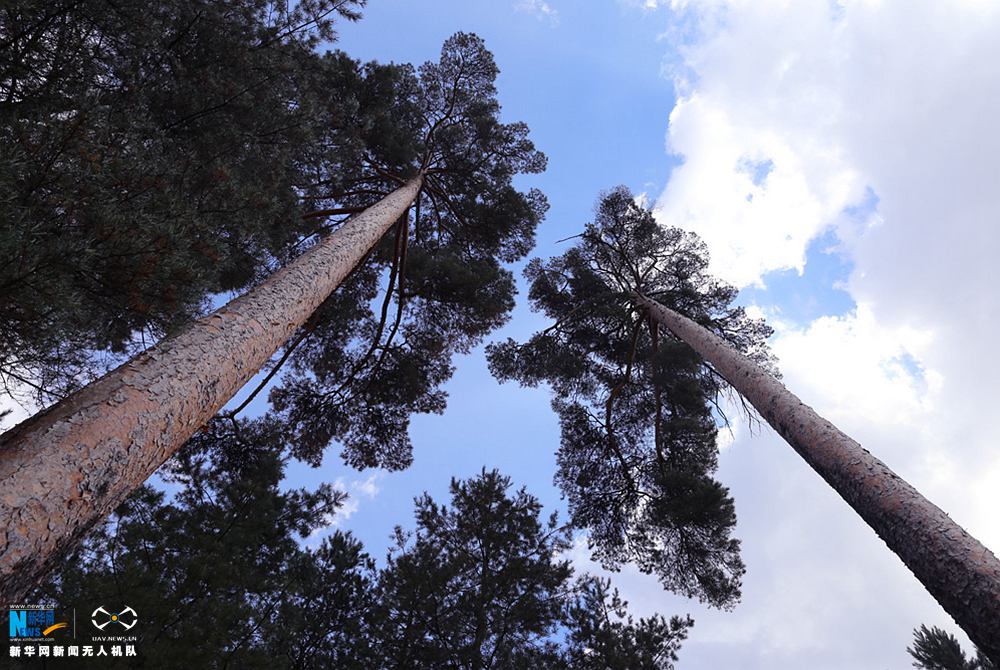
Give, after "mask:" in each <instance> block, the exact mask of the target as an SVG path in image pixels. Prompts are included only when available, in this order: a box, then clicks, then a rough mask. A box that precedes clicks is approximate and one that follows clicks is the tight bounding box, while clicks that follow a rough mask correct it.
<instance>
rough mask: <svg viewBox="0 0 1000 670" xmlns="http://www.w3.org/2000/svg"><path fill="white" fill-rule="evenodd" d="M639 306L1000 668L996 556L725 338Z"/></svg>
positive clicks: (642, 301)
mask: <svg viewBox="0 0 1000 670" xmlns="http://www.w3.org/2000/svg"><path fill="white" fill-rule="evenodd" d="M633 299H634V300H635V302H636V304H637V305H639V306H641V307H643V308H645V309H646V310H648V311H649V313H650V314H651V315H652V317H653V318H654V319H656V321H657V322H658V323H660V324H661V325H662V326H664V327H666V328H667V329H669V330H670V331H671V332H672V333H673V334H674V335H676V336H677V337H678V338H679V339H680V340H682V341H684V342H685V343H687V344H688V345H689V346H690V347H691V348H692V349H694V350H695V351H696V352H698V354H700V355H701V356H702V358H704V359H705V360H706V361H708V362H709V363H711V364H712V366H713V367H714V368H715V370H716V371H717V372H719V374H721V375H722V376H723V377H724V378H725V379H726V381H728V382H729V383H730V384H731V385H732V387H733V388H734V389H736V391H738V392H739V393H740V394H741V395H742V396H743V397H745V398H746V399H747V400H748V401H750V403H751V404H752V405H753V406H754V407H755V408H756V409H757V411H758V412H760V414H761V415H762V416H763V417H764V419H765V420H767V422H768V423H769V424H770V425H771V426H772V427H773V428H774V429H775V430H776V431H778V433H779V434H780V435H781V436H782V437H783V438H785V441H786V442H788V444H790V445H791V446H792V448H793V449H795V451H796V452H798V454H799V455H800V456H802V458H804V459H805V460H806V462H807V463H808V464H809V465H810V466H811V467H812V468H813V470H815V471H816V472H817V473H818V474H819V476H820V477H822V478H823V479H825V480H826V482H827V483H828V484H830V485H831V486H832V487H833V488H834V489H835V490H836V491H837V493H839V494H840V496H841V497H842V498H843V499H844V500H846V501H847V504H849V505H850V506H851V507H853V508H854V511H856V512H857V513H858V514H860V515H861V518H862V519H864V520H865V521H866V522H867V523H868V525H869V526H871V527H872V529H874V531H875V532H876V533H877V534H878V536H879V537H881V538H882V540H884V541H885V543H886V544H887V545H888V546H889V548H890V549H891V550H892V551H893V552H895V554H896V555H897V556H899V557H900V558H901V559H902V560H903V563H905V564H906V566H907V567H908V568H909V569H910V570H911V571H912V572H913V574H914V575H916V577H917V579H919V580H920V582H921V583H922V584H923V585H924V586H925V587H926V588H927V590H928V591H929V592H930V593H931V595H932V596H934V598H936V599H937V601H938V602H939V603H940V604H941V606H942V607H944V609H945V610H946V611H947V612H948V614H950V615H951V616H952V617H953V618H954V619H955V621H956V622H957V623H958V625H959V626H961V627H962V629H963V630H964V631H965V632H966V633H967V634H968V635H969V638H970V639H971V640H972V641H973V642H974V643H975V644H976V645H977V646H978V647H979V649H980V650H982V652H983V653H984V654H986V656H987V657H989V658H990V660H992V661H993V662H994V663H1000V561H998V560H997V557H996V556H994V554H993V553H992V552H991V551H990V550H989V549H987V548H986V547H984V546H983V545H982V544H981V543H980V542H979V541H978V540H976V538H974V537H972V536H971V535H969V534H968V533H967V532H965V530H964V529H963V528H962V527H961V526H959V525H958V524H957V523H955V522H954V521H952V520H951V518H949V517H948V515H947V514H945V513H944V512H943V511H942V510H941V509H940V508H938V507H937V506H935V505H934V504H933V503H931V502H930V501H928V500H927V499H926V498H924V497H923V496H922V495H921V494H920V492H919V491H917V490H916V489H915V488H913V487H912V486H910V485H909V484H908V483H906V482H905V481H903V480H902V479H901V478H900V477H899V476H898V475H897V474H896V473H894V472H893V471H892V470H890V469H889V468H888V467H887V466H886V465H885V464H884V463H883V462H882V461H880V460H879V459H877V458H875V457H874V456H872V455H871V454H870V453H868V451H867V450H865V449H863V448H862V447H861V445H860V444H858V443H857V442H855V441H854V440H852V439H851V438H850V437H848V436H847V435H845V434H844V433H842V432H841V431H840V430H838V429H837V427H836V426H834V425H833V424H832V423H830V422H829V421H827V420H826V419H824V418H823V417H821V416H819V415H818V414H817V413H816V412H815V411H813V409H812V408H811V407H809V406H808V405H806V404H805V403H803V402H802V401H801V400H799V399H798V398H797V397H796V396H795V395H794V394H793V393H791V392H790V391H788V389H786V388H785V387H784V385H783V384H782V383H781V382H779V381H778V380H777V379H775V378H774V377H773V376H771V375H770V374H768V373H767V372H766V371H764V370H763V369H762V368H761V367H759V366H758V365H756V364H755V363H754V362H753V361H751V360H750V359H748V358H747V357H745V356H743V355H742V354H740V353H738V352H736V351H735V350H733V348H732V347H730V346H729V345H728V344H727V343H726V342H725V341H724V340H722V339H721V338H720V337H718V336H716V335H715V334H714V333H711V332H709V331H708V330H706V329H705V328H702V327H701V326H699V325H698V324H696V323H694V322H693V321H691V320H690V319H688V318H686V317H684V316H682V315H680V314H678V313H677V312H675V311H673V310H671V309H669V308H667V307H664V306H663V305H661V304H659V303H657V302H654V301H652V300H650V299H648V298H646V297H645V296H643V295H639V294H635V295H634V296H633Z"/></svg>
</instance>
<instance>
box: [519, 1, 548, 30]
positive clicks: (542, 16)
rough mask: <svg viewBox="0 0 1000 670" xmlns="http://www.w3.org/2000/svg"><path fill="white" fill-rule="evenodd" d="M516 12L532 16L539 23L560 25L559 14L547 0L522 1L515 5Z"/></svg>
mask: <svg viewBox="0 0 1000 670" xmlns="http://www.w3.org/2000/svg"><path fill="white" fill-rule="evenodd" d="M514 10H515V11H518V12H523V13H525V14H530V15H532V16H534V17H535V18H536V19H538V20H539V21H548V22H549V23H551V24H552V25H556V24H557V23H559V12H558V11H556V10H555V9H553V7H552V5H550V4H549V3H547V2H545V0H521V1H520V2H518V3H517V4H516V5H514Z"/></svg>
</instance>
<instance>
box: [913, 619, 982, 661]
mask: <svg viewBox="0 0 1000 670" xmlns="http://www.w3.org/2000/svg"><path fill="white" fill-rule="evenodd" d="M906 651H908V652H909V654H910V656H912V657H913V667H915V668H924V670H996V667H997V666H996V665H994V664H993V663H992V662H990V660H989V659H988V658H986V656H985V655H984V654H983V652H981V651H979V650H978V649H977V650H976V658H974V659H973V658H969V659H966V657H965V652H964V651H962V647H961V646H960V645H959V643H958V640H956V639H955V636H954V635H952V634H951V633H948V632H947V631H944V630H941V629H940V628H938V627H937V626H933V627H931V628H927V626H925V625H923V624H921V625H920V628H917V629H915V630H914V631H913V646H912V647H907V649H906Z"/></svg>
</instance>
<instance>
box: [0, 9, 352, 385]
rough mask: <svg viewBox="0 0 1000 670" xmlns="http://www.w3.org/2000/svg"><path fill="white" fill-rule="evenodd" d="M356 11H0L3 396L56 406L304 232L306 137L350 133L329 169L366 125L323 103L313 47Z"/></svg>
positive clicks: (333, 150)
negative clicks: (20, 394)
mask: <svg viewBox="0 0 1000 670" xmlns="http://www.w3.org/2000/svg"><path fill="white" fill-rule="evenodd" d="M362 5H363V1H362V2H358V1H355V0H306V1H303V2H297V3H292V4H289V3H283V2H266V1H262V0H240V1H237V2H229V3H224V4H220V3H216V2H209V1H207V0H197V1H194V2H189V1H187V0H184V1H180V0H169V1H167V2H159V3H148V2H139V1H133V0H126V1H125V2H115V3H100V2H97V3H94V2H85V3H80V2H68V1H63V0H60V1H59V2H38V1H35V0H18V1H16V2H13V3H5V5H4V8H3V9H2V10H0V72H2V73H3V74H2V75H0V144H2V146H3V152H2V154H0V214H2V215H0V380H2V381H3V382H4V383H5V384H7V385H8V387H9V386H13V385H16V383H18V382H19V383H21V384H24V385H29V386H31V387H33V388H34V389H36V390H37V391H38V394H39V397H38V400H39V401H40V402H41V403H42V404H46V403H48V402H51V401H52V400H53V399H55V398H57V397H59V396H61V395H63V394H65V393H66V392H67V391H68V390H70V389H72V388H74V387H76V386H78V385H79V384H81V383H83V382H85V381H88V380H89V378H91V377H92V376H93V374H95V373H98V372H100V371H102V370H103V369H104V367H106V366H107V365H111V364H114V363H115V362H116V361H117V360H119V356H117V354H126V353H132V352H134V351H135V350H136V349H138V348H141V347H142V346H144V345H147V344H150V343H152V342H153V341H155V340H156V339H158V338H159V337H161V336H162V335H163V334H164V333H166V332H168V331H169V330H171V329H173V328H176V327H177V326H178V325H179V324H182V323H184V322H185V321H187V320H188V319H190V318H191V316H192V315H193V314H195V313H197V312H199V311H200V310H201V309H203V307H204V306H205V305H206V300H207V298H208V297H209V296H210V295H211V294H213V293H218V292H224V291H229V290H237V289H241V288H243V287H245V286H247V285H248V284H249V283H251V282H253V281H254V280H256V279H257V278H259V277H260V276H261V275H262V274H264V273H266V272H267V271H268V268H269V267H270V266H271V265H272V264H273V262H274V259H276V258H279V257H280V256H281V255H282V254H283V253H286V250H287V249H288V247H289V245H290V244H292V243H294V242H295V241H296V240H297V239H298V238H299V237H300V236H301V235H302V234H305V233H307V232H308V231H309V230H310V228H311V224H310V222H308V221H304V220H302V219H301V218H300V215H299V213H300V203H299V196H298V186H297V185H298V183H299V182H301V180H302V178H301V173H302V170H303V168H304V156H305V154H306V153H307V151H309V150H310V149H311V147H314V146H315V145H316V143H317V135H318V132H319V131H318V129H319V128H321V127H322V126H321V124H326V125H328V121H329V119H330V118H331V117H334V118H341V119H343V122H342V123H340V124H338V125H337V126H336V127H335V129H333V130H324V133H325V135H331V134H337V135H338V139H337V140H336V141H332V140H331V141H328V142H327V143H326V145H325V149H326V153H325V156H324V159H325V160H326V161H328V162H330V163H331V164H335V165H339V164H350V163H351V162H356V161H357V160H358V159H355V158H353V157H352V155H353V154H356V153H357V151H358V145H357V142H356V141H353V139H352V138H351V137H350V136H351V135H354V134H356V133H354V132H353V131H350V130H349V129H350V128H351V127H354V126H364V125H371V122H370V121H365V120H363V119H362V117H364V116H365V115H367V114H368V113H369V112H368V111H367V108H366V107H362V106H360V105H352V102H353V98H354V96H353V95H346V96H344V95H343V94H344V93H350V92H349V91H345V90H343V88H342V89H341V90H338V91H325V92H324V93H325V94H326V96H324V97H323V98H317V94H318V93H320V92H321V91H319V90H317V89H316V88H315V86H314V84H315V81H316V80H317V79H318V78H321V74H322V72H323V70H324V69H329V68H330V67H332V65H331V63H330V62H329V61H337V60H339V57H335V58H333V59H327V61H322V60H320V59H319V58H318V56H317V55H316V53H315V47H317V46H318V44H319V43H320V40H324V39H326V40H329V39H332V38H333V37H334V33H333V24H334V19H340V18H346V19H354V18H357V17H358V14H357V9H358V8H359V7H360V6H362ZM324 63H325V64H326V68H324V67H323V66H324ZM317 110H322V111H324V112H325V114H317V113H316V112H317ZM109 355H110V356H111V359H110V360H108V356H109Z"/></svg>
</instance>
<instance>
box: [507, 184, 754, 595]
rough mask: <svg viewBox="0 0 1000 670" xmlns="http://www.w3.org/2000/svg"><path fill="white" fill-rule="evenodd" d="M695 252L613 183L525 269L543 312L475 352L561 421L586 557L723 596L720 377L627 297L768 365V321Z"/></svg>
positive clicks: (730, 570)
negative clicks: (522, 334)
mask: <svg viewBox="0 0 1000 670" xmlns="http://www.w3.org/2000/svg"><path fill="white" fill-rule="evenodd" d="M707 263H708V254H707V251H706V249H705V246H704V244H703V243H702V242H701V241H700V240H699V239H698V238H697V237H696V236H695V235H694V234H692V233H685V232H683V231H681V230H679V229H677V228H665V227H662V226H660V225H659V224H658V223H657V222H656V221H655V219H654V218H653V216H652V214H651V212H650V211H648V210H646V209H644V208H642V207H640V206H638V205H637V204H636V203H635V201H634V198H633V196H632V194H631V193H630V192H629V191H628V190H627V189H625V188H624V187H619V188H618V189H615V190H613V191H611V192H609V193H607V194H605V195H604V196H603V197H602V198H601V199H600V201H599V204H598V208H597V212H596V218H595V220H594V222H593V223H592V224H589V225H588V226H587V227H586V230H585V232H584V233H583V234H582V235H581V236H580V241H579V243H578V244H577V245H576V246H574V247H573V248H572V249H570V250H569V251H567V252H566V253H565V254H563V255H562V256H559V257H557V258H553V259H550V260H549V261H547V262H544V263H543V262H542V261H540V260H538V259H534V260H532V261H531V262H530V263H529V264H528V266H527V269H526V270H525V275H526V276H527V278H528V280H529V281H530V282H531V290H530V293H529V297H530V300H531V302H532V305H533V307H534V308H535V309H536V310H538V311H541V312H543V313H545V315H546V316H548V317H550V318H551V319H553V321H554V323H553V324H552V325H551V326H550V327H548V328H546V329H545V330H543V331H541V332H539V333H537V334H535V335H534V336H533V337H532V338H531V339H530V340H529V341H528V342H526V343H524V344H518V343H516V342H514V341H512V340H508V341H507V342H505V343H502V344H494V345H491V346H490V347H489V349H488V355H489V359H490V367H491V370H492V371H493V373H494V375H495V376H496V377H497V378H498V379H500V380H501V381H504V380H509V379H513V380H516V381H518V382H520V383H522V384H525V385H529V386H535V385H537V384H539V383H542V382H546V383H548V384H549V385H550V387H551V388H552V391H553V396H554V399H553V407H554V408H555V410H556V412H557V413H558V414H559V417H560V423H561V426H562V441H561V446H560V449H559V453H558V460H559V471H558V473H557V475H556V481H557V483H558V484H559V486H560V488H561V489H562V490H563V492H564V493H565V494H566V496H567V498H568V499H569V506H570V515H571V518H572V521H573V523H574V525H576V526H577V527H580V528H587V529H589V531H590V542H591V547H592V549H593V551H594V553H595V555H596V557H597V558H598V559H599V560H601V561H602V562H603V563H604V564H605V565H607V566H609V567H616V566H618V565H620V564H621V563H623V562H626V561H632V562H635V563H636V564H637V565H638V566H639V567H640V568H641V569H642V570H644V571H646V572H655V573H656V574H657V575H658V576H659V577H660V579H661V581H662V582H663V584H664V585H665V586H666V587H667V588H670V589H672V590H676V591H679V592H681V593H684V594H687V595H689V596H697V597H699V598H701V599H703V600H705V601H707V602H709V603H711V604H713V605H716V606H721V607H728V606H731V605H732V604H733V603H735V602H736V601H737V600H738V598H739V584H740V578H741V576H742V574H743V572H744V567H743V562H742V560H741V559H740V556H739V541H738V540H736V539H733V538H732V537H731V533H732V530H733V528H734V527H735V525H736V515H735V511H734V507H733V501H732V499H731V498H730V496H729V494H728V491H727V490H726V489H725V488H724V487H723V486H722V485H721V484H719V483H718V482H717V481H716V480H715V479H713V478H712V473H713V472H714V471H715V469H716V462H717V446H716V440H715V438H716V427H715V422H714V419H713V407H715V406H716V404H715V403H716V399H717V397H718V395H719V394H720V392H722V391H723V390H724V388H725V387H724V384H723V381H722V380H721V378H720V377H719V376H718V375H717V374H715V372H714V371H713V370H712V369H711V368H710V367H709V366H707V365H706V364H704V363H703V362H702V361H701V360H700V358H699V357H698V356H697V355H696V354H695V353H694V352H693V351H692V350H691V349H690V348H689V347H687V345H685V344H683V343H681V342H679V341H677V340H675V339H674V338H673V337H672V336H670V335H669V334H668V333H666V332H661V329H660V328H659V327H658V326H657V325H656V324H655V323H654V322H652V321H651V320H650V319H649V318H648V316H647V315H646V314H644V313H643V312H642V311H641V310H640V309H638V308H637V307H636V306H635V304H634V303H633V301H632V300H631V296H632V294H633V292H639V293H642V294H644V295H646V296H648V297H650V298H652V299H654V300H658V301H661V302H663V303H664V304H666V305H668V306H670V307H672V308H673V309H675V310H677V311H679V312H681V313H683V314H685V315H686V316H688V317H690V318H692V319H694V320H695V321H697V322H699V323H701V324H702V325H705V326H707V327H708V328H710V329H712V330H713V331H715V332H717V333H719V334H720V335H722V336H723V337H725V338H726V339H727V340H728V341H729V342H731V343H732V344H733V346H734V347H736V348H737V349H738V350H740V351H742V352H744V353H747V354H749V355H751V356H752V357H754V358H756V359H757V360H760V361H762V362H765V363H769V359H768V354H767V350H766V348H765V344H764V341H765V339H766V338H767V336H768V335H769V334H770V330H769V329H768V328H767V326H765V325H764V324H763V323H761V322H759V321H754V320H752V319H749V318H747V317H746V315H745V314H744V312H743V310H742V308H738V307H733V306H732V305H731V303H732V301H733V299H734V298H735V297H736V290H735V289H734V288H732V287H729V286H725V285H723V284H720V283H719V282H717V281H715V280H713V279H711V278H710V277H708V276H707V275H706V274H705V269H706V267H707Z"/></svg>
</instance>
